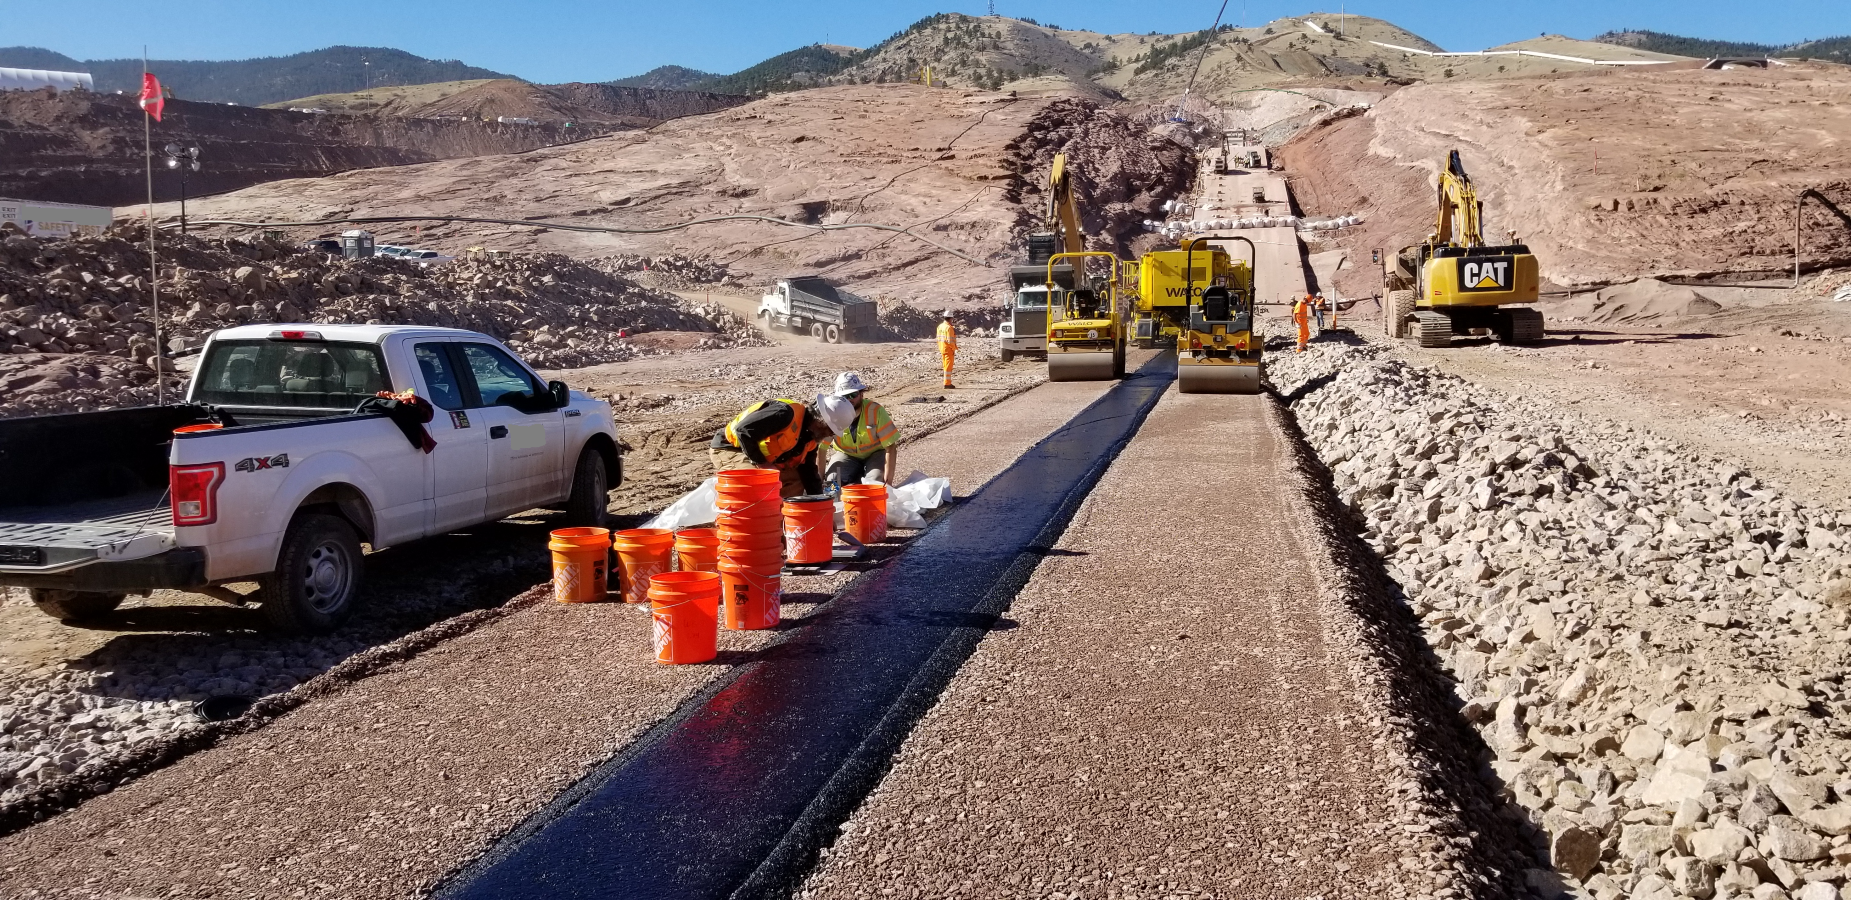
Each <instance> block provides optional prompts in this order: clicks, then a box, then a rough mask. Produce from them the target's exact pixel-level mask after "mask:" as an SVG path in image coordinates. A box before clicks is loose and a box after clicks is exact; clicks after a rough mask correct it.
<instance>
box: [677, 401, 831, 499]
mask: <svg viewBox="0 0 1851 900" xmlns="http://www.w3.org/2000/svg"><path fill="white" fill-rule="evenodd" d="M854 420H855V407H854V406H852V405H850V404H849V402H848V401H847V400H844V399H842V398H841V397H836V396H831V395H828V394H825V395H822V396H819V397H817V398H816V402H815V403H812V404H810V405H808V406H805V405H804V404H802V403H798V402H797V401H795V400H762V401H760V402H758V403H754V404H752V405H751V406H748V407H746V408H745V411H744V412H741V413H740V414H739V415H738V416H736V417H734V418H733V420H732V421H731V422H728V423H726V427H725V428H722V429H720V431H719V433H717V434H715V435H714V436H713V443H712V444H709V445H708V447H707V455H708V457H709V458H711V459H712V460H713V466H714V469H715V470H716V471H724V470H726V469H754V468H756V469H776V470H778V476H779V493H780V494H781V495H782V496H784V497H798V496H802V495H805V494H820V493H822V492H823V480H822V477H821V475H820V474H819V473H818V472H817V468H816V451H817V448H818V447H820V446H821V445H822V442H823V441H826V440H829V439H830V438H833V437H835V436H836V435H839V434H841V433H842V432H844V431H847V430H848V426H849V423H851V422H853V421H854Z"/></svg>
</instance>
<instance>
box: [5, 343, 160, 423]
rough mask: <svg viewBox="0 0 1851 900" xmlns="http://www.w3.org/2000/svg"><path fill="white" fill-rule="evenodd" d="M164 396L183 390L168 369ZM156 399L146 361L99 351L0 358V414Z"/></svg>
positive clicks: (92, 407) (81, 409)
mask: <svg viewBox="0 0 1851 900" xmlns="http://www.w3.org/2000/svg"><path fill="white" fill-rule="evenodd" d="M166 380H167V399H168V400H169V401H170V402H171V401H172V400H173V399H174V398H176V397H178V396H180V394H181V393H182V392H183V391H185V389H186V384H185V378H184V377H183V376H181V375H179V374H176V373H173V372H171V371H170V372H169V374H168V375H167V378H166ZM159 398H160V390H159V385H158V384H157V383H156V379H155V376H154V370H153V369H152V368H149V367H148V366H147V365H146V364H143V363H139V362H136V361H134V360H130V359H124V358H122V357H119V356H109V355H107V354H100V353H14V354H8V355H5V356H0V417H7V416H39V415H51V414H53V413H64V412H89V411H92V410H98V409H108V408H112V407H120V406H152V405H154V404H155V403H156V402H158V400H159Z"/></svg>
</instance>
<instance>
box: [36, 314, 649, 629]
mask: <svg viewBox="0 0 1851 900" xmlns="http://www.w3.org/2000/svg"><path fill="white" fill-rule="evenodd" d="M407 390H409V391H412V392H414V393H415V394H416V395H417V397H419V398H423V399H424V400H426V401H427V402H428V404H429V408H430V410H431V411H432V413H433V414H434V415H433V419H432V421H430V422H429V423H428V424H419V423H418V422H417V421H414V420H413V418H412V416H408V415H407V414H408V413H411V414H416V413H417V412H419V411H420V409H421V405H420V406H405V405H400V407H399V408H397V409H395V410H391V411H382V410H379V409H377V407H379V406H380V405H382V404H380V403H379V401H378V399H377V394H378V392H381V391H387V392H393V393H399V392H404V391H407ZM620 448H621V445H620V444H619V443H618V440H617V432H616V426H615V424H614V421H613V415H612V412H611V406H610V404H609V403H607V402H605V401H602V400H595V399H593V398H591V397H589V396H586V395H585V394H582V393H574V392H572V391H570V390H568V389H567V388H566V386H565V384H563V383H561V382H557V381H555V382H551V383H548V382H546V381H544V380H542V379H541V378H540V376H539V375H537V374H536V373H535V372H534V370H533V369H532V368H530V367H529V366H527V365H526V364H525V363H523V362H521V361H520V359H519V358H518V357H517V356H516V355H515V354H514V353H513V352H512V351H510V350H509V349H508V348H507V347H505V346H503V345H502V344H501V343H500V342H499V341H496V340H495V339H494V338H491V337H488V336H487V335H483V334H477V333H475V332H471V331H462V330H459V329H452V328H426V327H418V326H400V325H248V326H241V327H237V328H228V329H225V330H222V331H218V332H215V333H213V334H212V335H211V336H210V337H209V338H208V339H207V341H206V344H205V347H204V348H203V350H202V352H201V356H200V361H199V365H198V366H197V367H196V368H195V370H194V372H193V375H192V378H191V381H190V383H189V384H188V386H187V392H186V395H185V400H184V401H183V402H180V403H177V404H171V405H167V406H154V407H141V408H130V409H115V410H105V411H101V412H87V413H74V414H68V415H57V416H39V417H32V418H23V419H9V420H4V421H0V484H5V485H7V486H8V489H7V491H6V492H5V493H4V495H0V585H6V586H12V587H24V588H27V589H29V590H30V592H31V597H32V600H33V602H34V603H35V604H37V605H38V607H39V608H40V609H41V610H43V611H45V612H46V613H49V614H51V615H53V616H57V617H58V618H60V619H65V620H79V619H84V618H88V617H93V616H97V615H101V614H103V613H107V612H109V611H110V610H113V609H115V608H116V606H117V605H119V604H120V603H121V602H122V601H123V600H124V599H125V598H126V597H127V596H128V595H129V594H146V593H148V592H150V591H153V590H156V589H161V588H171V589H177V590H183V591H192V592H195V593H201V594H205V595H207V596H211V597H215V598H218V599H220V600H225V601H229V602H232V603H237V604H240V605H243V604H247V603H250V602H253V601H255V602H257V603H259V604H260V608H261V609H262V611H263V612H264V613H265V615H266V617H267V618H269V620H270V621H271V622H272V623H274V624H275V625H276V626H278V627H279V628H283V629H285V630H298V631H327V630H330V629H332V628H334V627H336V626H338V625H339V624H340V623H341V622H342V621H343V620H344V619H346V618H347V616H348V615H349V614H350V613H352V611H353V607H354V598H355V595H356V593H357V591H358V588H359V584H360V578H361V570H362V556H361V549H360V545H361V544H362V543H367V544H371V545H372V547H373V549H374V550H379V549H382V548H385V547H391V546H394V545H397V544H402V543H405V542H407V541H412V540H416V539H418V538H422V537H426V536H430V535H440V534H446V533H449V532H452V531H455V530H457V529H461V528H468V527H470V526H473V525H477V524H480V523H482V522H489V521H494V520H496V519H500V518H503V517H505V516H508V515H511V514H513V513H518V512H521V511H524V510H528V509H533V508H536V507H562V508H564V509H565V511H566V513H567V516H566V518H567V519H568V520H569V521H570V522H572V523H573V524H578V525H599V524H602V522H603V520H604V514H605V509H606V506H607V505H608V503H609V491H610V489H611V488H613V487H615V486H617V485H618V484H620V483H621V482H622V478H623V468H622V464H623V461H622V457H621V455H620ZM244 581H256V582H258V584H259V585H260V587H259V589H258V591H257V592H256V593H254V594H248V595H247V594H240V593H238V592H235V591H233V590H231V589H230V588H228V587H226V585H227V584H231V583H237V582H244Z"/></svg>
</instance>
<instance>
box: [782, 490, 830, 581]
mask: <svg viewBox="0 0 1851 900" xmlns="http://www.w3.org/2000/svg"><path fill="white" fill-rule="evenodd" d="M835 531H836V505H835V504H834V503H832V502H830V501H828V500H808V501H804V502H802V503H786V504H784V545H785V551H786V556H787V557H788V558H789V559H790V561H791V562H794V563H797V564H799V565H807V564H812V563H823V562H828V561H829V560H831V559H833V558H834V557H835Z"/></svg>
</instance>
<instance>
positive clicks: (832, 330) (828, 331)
mask: <svg viewBox="0 0 1851 900" xmlns="http://www.w3.org/2000/svg"><path fill="white" fill-rule="evenodd" d="M823 340H825V341H828V342H829V343H831V344H840V343H842V329H840V328H837V327H836V326H834V325H831V326H829V327H828V328H825V329H823Z"/></svg>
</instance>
